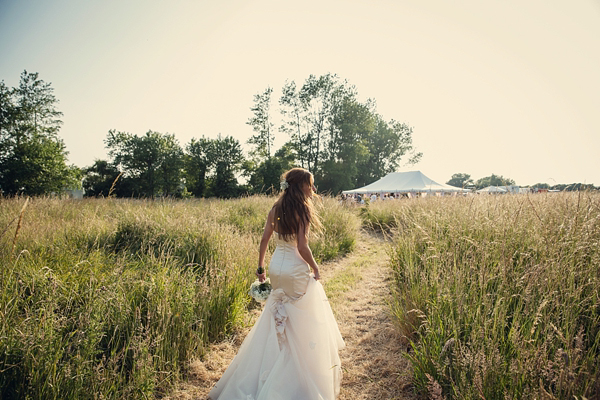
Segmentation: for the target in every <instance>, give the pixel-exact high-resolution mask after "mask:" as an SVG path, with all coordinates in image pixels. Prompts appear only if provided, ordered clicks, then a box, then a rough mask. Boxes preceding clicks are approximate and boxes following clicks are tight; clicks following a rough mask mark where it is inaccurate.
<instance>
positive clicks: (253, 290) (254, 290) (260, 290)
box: [248, 278, 272, 302]
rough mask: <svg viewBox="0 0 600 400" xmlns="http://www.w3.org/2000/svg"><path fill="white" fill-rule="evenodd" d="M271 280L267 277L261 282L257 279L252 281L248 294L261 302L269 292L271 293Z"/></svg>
mask: <svg viewBox="0 0 600 400" xmlns="http://www.w3.org/2000/svg"><path fill="white" fill-rule="evenodd" d="M271 289H272V288H271V280H270V279H269V278H267V279H266V280H265V281H264V282H263V283H260V282H259V281H258V280H256V281H254V282H252V285H250V290H249V291H248V294H249V295H250V296H252V298H253V299H254V300H256V301H258V302H263V301H265V300H267V297H269V294H271Z"/></svg>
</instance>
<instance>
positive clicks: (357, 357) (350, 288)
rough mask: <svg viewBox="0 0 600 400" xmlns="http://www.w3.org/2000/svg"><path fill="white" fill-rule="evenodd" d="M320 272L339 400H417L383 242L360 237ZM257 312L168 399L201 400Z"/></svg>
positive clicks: (213, 349) (365, 235) (197, 363)
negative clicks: (336, 331)
mask: <svg viewBox="0 0 600 400" xmlns="http://www.w3.org/2000/svg"><path fill="white" fill-rule="evenodd" d="M321 270H322V272H321V276H322V282H323V284H324V286H325V289H326V291H327V294H328V296H329V299H330V302H331V306H332V308H333V311H334V313H335V316H336V319H337V322H338V325H339V327H340V331H341V333H342V336H343V338H344V341H345V342H346V348H345V349H343V350H342V351H341V352H340V356H341V359H342V368H343V373H344V376H343V380H342V385H341V392H340V396H339V398H338V400H357V399H371V400H377V399H412V398H416V396H414V395H413V394H412V385H411V383H410V379H411V378H410V376H411V371H410V366H409V363H408V361H407V360H406V359H405V358H403V357H402V354H403V352H404V351H405V350H406V344H405V342H404V341H403V340H402V338H401V337H399V335H398V334H397V333H396V332H395V330H394V328H393V325H392V321H391V318H390V316H389V313H388V309H389V307H388V305H387V303H386V302H387V300H388V299H389V296H390V293H389V279H390V277H389V267H388V257H387V254H386V251H385V242H384V239H383V238H381V237H377V236H375V235H372V234H369V233H365V232H363V233H361V237H360V239H359V241H358V243H357V248H356V249H355V251H354V252H353V253H352V254H351V255H349V256H348V257H345V258H342V259H340V260H337V261H334V262H330V263H326V264H323V266H322V267H321ZM259 312H260V311H259V310H256V311H255V312H253V313H251V314H250V315H249V320H248V324H247V325H248V328H246V329H244V330H243V331H242V332H239V333H238V334H236V335H235V336H234V337H232V338H231V339H230V340H229V341H226V342H222V343H218V344H214V345H212V346H211V348H210V351H209V352H208V354H207V355H206V357H205V358H204V360H203V361H200V360H196V361H194V362H193V363H192V364H191V373H190V377H189V379H188V381H187V382H185V383H183V384H181V385H180V387H179V388H178V389H177V390H176V391H175V392H173V393H172V394H171V396H169V397H168V398H169V399H180V400H183V399H186V400H187V399H205V398H206V395H207V394H208V392H209V390H210V389H211V388H212V386H213V385H214V384H215V383H216V382H217V380H218V379H219V378H220V377H221V375H222V374H223V372H224V371H225V369H226V368H227V366H228V365H229V363H230V362H231V360H232V359H233V357H234V356H235V354H236V352H237V349H238V348H239V346H240V345H241V343H242V341H243V339H244V337H245V336H246V334H247V333H248V332H249V330H250V327H251V326H252V323H253V321H254V320H255V318H256V316H257V315H258V313H259Z"/></svg>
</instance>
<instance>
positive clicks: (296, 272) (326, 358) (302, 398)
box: [209, 168, 344, 400]
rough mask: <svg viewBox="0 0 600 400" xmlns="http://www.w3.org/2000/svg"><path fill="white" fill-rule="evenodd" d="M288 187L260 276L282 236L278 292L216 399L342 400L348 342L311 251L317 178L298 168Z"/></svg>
mask: <svg viewBox="0 0 600 400" xmlns="http://www.w3.org/2000/svg"><path fill="white" fill-rule="evenodd" d="M281 189H282V193H281V195H280V196H279V198H278V199H277V201H276V202H275V204H274V205H273V208H272V209H271V211H270V212H269V214H268V216H267V222H266V224H265V229H264V233H263V236H262V240H261V242H260V249H259V258H258V269H257V272H256V274H257V276H258V280H259V281H260V282H264V281H265V279H266V272H265V270H264V267H263V266H264V259H265V253H266V251H267V245H268V243H269V240H270V238H271V236H272V235H273V234H275V235H274V236H275V243H276V245H277V247H276V249H275V252H274V253H273V256H272V257H271V262H270V264H269V278H270V281H271V284H272V291H271V293H270V294H269V297H268V298H267V301H266V304H265V307H264V310H263V312H262V314H261V315H260V317H259V318H258V320H257V321H256V324H255V325H254V327H253V328H252V330H251V331H250V333H249V334H248V336H247V337H246V339H245V340H244V342H243V343H242V346H241V347H240V349H239V352H238V354H237V355H236V356H235V358H234V359H233V361H232V362H231V365H229V367H228V368H227V370H226V371H225V373H224V374H223V376H222V377H221V379H220V380H219V382H217V384H216V385H215V387H214V388H213V389H212V391H211V392H210V394H209V399H212V400H238V399H239V400H276V399H277V400H282V399H285V400H334V399H335V398H336V397H337V395H338V394H339V390H340V380H341V375H342V370H341V365H340V358H339V356H338V351H339V350H340V349H341V348H343V347H344V341H343V340H342V336H341V334H340V331H339V329H338V326H337V323H336V321H335V318H334V316H333V313H332V312H331V307H330V306H329V303H328V301H327V296H326V295H325V292H324V290H323V286H321V283H320V282H319V267H318V265H317V263H316V262H315V259H314V258H313V255H312V252H311V250H310V248H309V247H308V234H309V229H310V226H311V225H313V226H314V227H320V222H319V218H318V216H317V215H316V214H315V211H314V209H313V205H312V196H313V191H314V178H313V176H312V174H311V173H310V172H308V171H307V170H305V169H303V168H294V169H291V170H289V171H287V172H286V173H284V174H283V180H282V182H281ZM311 271H312V272H311Z"/></svg>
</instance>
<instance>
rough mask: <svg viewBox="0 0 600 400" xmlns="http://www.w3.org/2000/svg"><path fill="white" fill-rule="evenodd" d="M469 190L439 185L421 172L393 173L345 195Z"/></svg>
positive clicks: (346, 191) (345, 191)
mask: <svg viewBox="0 0 600 400" xmlns="http://www.w3.org/2000/svg"><path fill="white" fill-rule="evenodd" d="M469 191H470V190H468V189H462V188H457V187H454V186H450V185H446V184H440V183H437V182H435V181H433V180H431V179H429V178H428V177H426V176H425V175H424V174H423V173H422V172H421V171H409V172H392V173H390V174H387V175H386V176H384V177H383V178H381V179H379V180H378V181H375V182H373V183H371V184H369V185H367V186H363V187H361V188H358V189H354V190H344V191H342V193H344V194H353V193H361V194H362V193H381V192H385V193H406V192H469Z"/></svg>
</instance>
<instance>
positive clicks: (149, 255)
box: [0, 196, 358, 399]
mask: <svg viewBox="0 0 600 400" xmlns="http://www.w3.org/2000/svg"><path fill="white" fill-rule="evenodd" d="M24 203H25V204H27V203H26V200H25V199H22V198H14V199H6V198H0V229H2V231H1V232H2V234H0V371H2V373H1V374H0V398H6V399H12V398H57V399H58V398H60V399H78V398H82V397H89V396H92V397H98V398H106V399H116V398H148V397H153V396H159V397H160V396H163V395H164V394H165V393H167V392H169V391H170V390H171V389H172V385H173V384H174V383H175V382H177V381H178V380H179V379H181V378H182V377H183V376H184V375H185V373H186V370H187V367H188V362H189V360H190V359H191V358H192V357H198V356H201V355H202V354H203V352H204V351H205V350H206V348H207V346H208V345H209V344H210V343H213V342H215V341H219V340H223V338H226V337H231V335H234V336H235V334H236V333H237V332H238V331H239V329H241V328H240V327H242V326H245V325H246V324H245V323H244V322H245V319H246V318H247V316H248V313H247V306H248V301H249V296H248V295H247V290H248V286H249V284H250V282H251V281H252V280H254V276H253V271H254V269H255V268H256V261H257V259H258V242H259V240H260V234H259V233H258V232H260V230H261V229H262V227H263V225H264V221H265V218H266V215H267V213H268V210H269V209H270V207H271V205H272V204H273V198H267V197H263V196H254V197H250V198H244V199H236V200H228V201H221V200H189V201H188V200H185V201H175V200H169V199H166V200H156V201H151V200H131V199H112V198H110V199H87V200H83V201H72V200H62V199H55V198H32V199H31V200H30V201H29V203H28V204H27V209H26V210H25V206H24ZM324 203H325V207H324V208H323V213H324V220H325V224H324V225H325V230H324V233H323V235H322V236H320V237H319V238H316V240H314V241H311V242H310V245H311V247H312V248H313V251H314V252H315V256H316V257H318V258H321V259H326V258H335V257H337V256H339V255H340V254H343V253H344V252H347V251H351V250H352V248H353V246H354V245H355V239H356V236H357V232H356V231H355V230H353V229H351V228H352V227H353V226H355V225H356V224H358V219H357V216H356V215H355V214H353V213H350V212H347V211H346V210H344V209H343V208H341V207H339V206H337V205H336V203H335V202H334V203H333V204H330V203H331V202H329V201H328V200H325V202H324ZM17 220H18V223H17V224H16V226H17V227H16V231H15V235H14V236H12V237H11V235H6V234H5V233H6V232H8V230H9V229H10V230H11V231H12V230H13V229H14V227H15V221H17ZM13 248H14V255H15V257H11V254H13Z"/></svg>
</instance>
